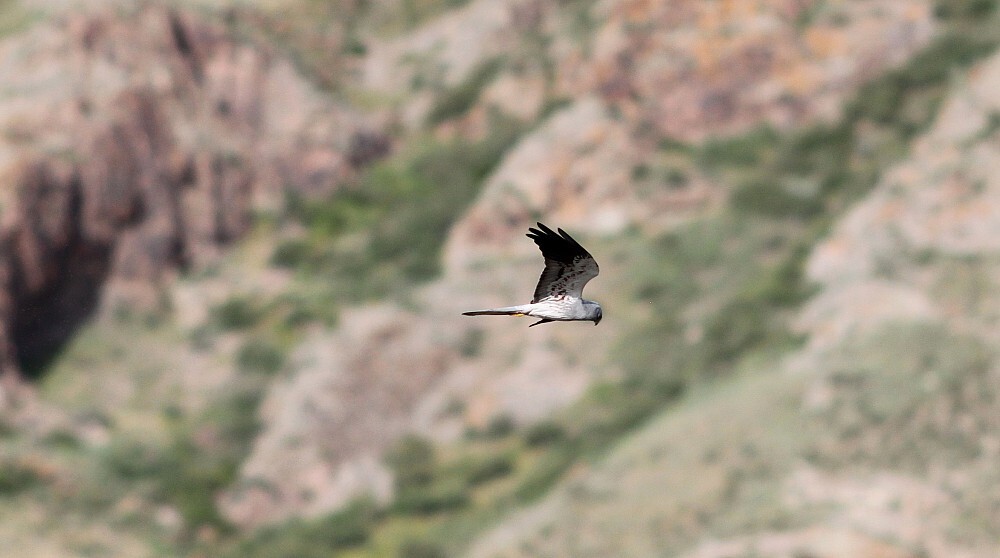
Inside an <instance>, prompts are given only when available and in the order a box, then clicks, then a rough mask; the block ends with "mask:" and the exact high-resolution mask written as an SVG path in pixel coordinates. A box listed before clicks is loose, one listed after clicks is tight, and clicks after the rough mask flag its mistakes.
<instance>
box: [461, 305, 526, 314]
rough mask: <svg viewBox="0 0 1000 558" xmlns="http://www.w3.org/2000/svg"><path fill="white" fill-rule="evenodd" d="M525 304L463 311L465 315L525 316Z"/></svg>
mask: <svg viewBox="0 0 1000 558" xmlns="http://www.w3.org/2000/svg"><path fill="white" fill-rule="evenodd" d="M526 310H527V309H526V308H525V307H524V306H505V307H503V308H490V309H489V310H473V311H472V312H462V315H463V316H524V315H525V314H526V313H527V312H526Z"/></svg>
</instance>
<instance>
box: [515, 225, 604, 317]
mask: <svg viewBox="0 0 1000 558" xmlns="http://www.w3.org/2000/svg"><path fill="white" fill-rule="evenodd" d="M557 230H558V231H559V232H558V233H556V232H553V231H552V229H550V228H548V227H546V226H545V225H543V224H541V223H538V228H537V229H535V228H529V229H528V231H529V232H528V234H527V236H528V238H530V239H532V240H534V241H535V244H537V245H538V248H539V249H541V251H542V256H545V269H544V270H543V271H542V276H541V277H539V278H538V286H536V287H535V296H534V298H532V299H531V302H532V303H536V302H538V301H540V300H542V299H545V298H548V297H550V296H571V297H575V298H582V297H583V286H584V285H586V284H587V281H590V280H591V279H593V278H594V277H597V274H598V273H599V272H600V268H598V267H597V262H596V261H594V257H593V256H591V255H590V252H587V250H586V249H584V247H583V246H580V243H579V242H577V241H576V240H573V237H571V236H570V235H568V234H566V231H564V230H562V229H557Z"/></svg>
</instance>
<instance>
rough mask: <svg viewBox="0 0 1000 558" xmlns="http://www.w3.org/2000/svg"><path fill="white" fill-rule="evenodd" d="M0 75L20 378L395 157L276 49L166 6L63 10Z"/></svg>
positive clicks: (12, 317)
mask: <svg viewBox="0 0 1000 558" xmlns="http://www.w3.org/2000/svg"><path fill="white" fill-rule="evenodd" d="M0 63H2V65H3V66H4V67H5V75H6V76H10V79H7V78H5V80H4V92H3V95H2V97H0V129H2V130H3V132H4V133H3V134H2V135H0V175H2V176H3V177H4V181H3V183H2V184H0V199H2V203H0V211H2V218H0V373H2V374H4V375H6V376H11V375H15V374H17V373H18V371H26V372H29V373H30V372H32V371H34V370H37V369H38V368H39V367H40V366H43V365H44V364H45V363H46V362H47V361H48V360H49V359H51V358H52V357H53V356H54V355H55V354H56V352H57V350H58V348H59V347H60V346H61V345H62V344H63V343H64V342H65V341H66V340H67V339H68V338H69V336H71V335H72V333H73V331H74V330H75V329H76V327H77V326H78V325H79V324H80V323H81V321H83V320H85V319H86V318H87V316H89V315H90V314H91V313H92V312H93V311H94V310H95V309H96V308H98V307H99V306H100V307H103V308H113V307H115V306H116V305H126V306H131V305H136V304H138V305H140V306H141V305H151V304H156V296H155V294H156V289H157V288H158V286H159V285H162V283H163V281H164V279H166V278H169V277H170V276H171V275H173V274H175V273H176V272H177V271H179V270H185V269H188V268H190V267H192V266H194V267H198V266H201V265H204V264H205V263H206V262H209V261H211V260H212V259H213V258H215V257H216V256H217V255H218V254H219V252H220V250H221V249H222V248H223V247H224V246H226V245H227V244H228V243H230V242H232V241H233V240H235V239H237V238H239V237H240V236H241V235H242V234H244V233H245V232H246V231H247V228H248V227H249V226H250V223H251V221H250V218H251V215H252V212H253V211H255V210H261V209H267V208H274V207H276V206H277V205H278V204H280V203H281V202H282V199H283V198H282V196H283V192H284V191H285V190H286V189H289V188H290V189H295V190H297V191H299V192H301V193H303V194H305V195H315V194H320V193H324V192H329V191H331V189H332V188H334V186H335V185H336V184H337V182H338V181H340V180H341V179H343V178H344V177H345V176H347V175H348V174H349V173H350V172H351V169H352V166H353V165H360V164H365V163H367V162H368V161H370V160H371V159H372V158H373V157H378V156H380V155H381V154H384V153H385V151H386V149H385V147H386V146H385V142H384V140H383V139H381V138H380V137H379V136H378V135H377V134H375V135H373V134H372V133H370V132H365V131H364V129H363V123H362V122H361V120H360V119H358V118H357V117H356V116H354V115H352V114H351V113H350V112H349V111H347V110H344V109H341V108H338V107H336V106H334V105H333V104H332V103H331V102H330V101H328V100H326V99H325V98H323V97H321V96H319V95H318V94H316V93H315V92H314V91H313V89H312V88H311V87H310V85H309V84H308V83H306V82H305V81H304V80H303V79H302V78H300V77H298V76H297V75H296V73H295V71H294V69H293V68H292V66H291V65H290V64H289V63H288V62H286V61H284V60H282V59H280V58H278V57H276V56H274V55H273V54H272V53H271V52H270V51H269V50H268V49H267V48H266V47H263V46H261V45H256V44H253V43H252V42H249V41H246V40H243V39H239V40H238V39H236V38H235V37H234V36H232V34H231V33H229V32H228V31H227V29H226V27H225V26H224V25H223V24H222V23H218V22H212V21H205V20H204V19H203V18H195V17H192V16H191V15H190V14H188V13H185V12H182V11H177V10H172V9H168V8H165V7H159V6H157V5H154V4H146V5H144V6H143V7H141V8H134V9H132V11H130V12H128V11H125V12H124V15H123V11H122V10H120V9H115V11H96V12H90V13H72V14H67V15H64V16H61V17H60V18H59V19H58V20H57V21H55V22H53V23H46V24H43V25H40V26H38V27H37V28H35V29H33V30H31V31H30V32H28V33H27V34H25V35H23V36H21V37H18V38H16V39H11V40H8V41H6V42H4V43H3V44H2V45H0ZM352 148H353V150H354V152H351V150H352Z"/></svg>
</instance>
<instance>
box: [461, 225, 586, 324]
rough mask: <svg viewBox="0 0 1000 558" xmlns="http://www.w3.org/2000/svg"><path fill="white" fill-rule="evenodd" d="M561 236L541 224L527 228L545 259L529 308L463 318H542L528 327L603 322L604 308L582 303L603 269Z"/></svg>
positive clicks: (570, 239) (493, 310) (567, 237)
mask: <svg viewBox="0 0 1000 558" xmlns="http://www.w3.org/2000/svg"><path fill="white" fill-rule="evenodd" d="M556 230H557V231H559V232H558V233H556V232H553V231H552V229H550V228H548V227H546V226H545V225H543V224H541V223H538V228H537V229H535V228H528V234H527V236H528V238H530V239H532V240H534V241H535V244H537V245H538V248H539V249H541V251H542V256H544V257H545V269H544V270H543V271H542V276H541V277H539V279H538V286H536V287H535V296H534V298H532V299H531V303H530V304H522V305H521V306H505V307H503V308H491V309H489V310H476V311H474V312H463V313H462V315H463V316H485V315H493V316H496V315H501V316H532V317H535V318H541V319H540V320H538V321H537V322H535V323H533V324H531V325H530V326H528V327H532V326H536V325H538V324H544V323H548V322H556V321H559V322H572V321H592V322H594V325H597V324H598V323H600V321H601V305H600V304H598V303H596V302H594V301H592V300H584V299H583V287H584V285H586V284H587V281H590V280H591V279H593V278H594V277H597V274H598V273H599V272H600V269H599V268H598V267H597V262H596V261H594V257H593V256H591V255H590V252H587V250H586V249H584V247H583V246H580V243H579V242H577V241H575V240H573V237H571V236H570V235H568V234H566V231H564V230H562V229H556Z"/></svg>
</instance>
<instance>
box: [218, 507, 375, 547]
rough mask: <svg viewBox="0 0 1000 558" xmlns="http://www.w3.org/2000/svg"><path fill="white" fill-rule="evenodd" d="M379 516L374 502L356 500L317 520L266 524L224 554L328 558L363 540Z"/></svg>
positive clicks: (366, 537) (368, 535)
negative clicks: (266, 526)
mask: <svg viewBox="0 0 1000 558" xmlns="http://www.w3.org/2000/svg"><path fill="white" fill-rule="evenodd" d="M378 518H379V512H378V511H377V509H376V507H375V505H374V504H373V503H371V502H369V501H367V500H358V501H356V502H354V503H352V504H351V505H349V506H347V507H346V508H345V509H343V510H342V511H339V512H336V513H333V514H329V515H326V516H323V517H320V518H316V519H296V520H293V521H290V522H287V523H284V524H282V525H280V526H277V527H268V528H264V529H261V530H259V531H257V532H256V533H254V535H253V536H252V537H249V538H248V539H245V540H243V541H240V542H239V543H238V544H236V545H234V546H233V548H232V549H230V550H229V551H227V552H226V553H224V554H223V556H225V557H232V558H236V557H239V558H272V557H289V558H291V557H293V556H294V557H295V558H300V557H301V558H329V557H330V556H334V555H336V554H337V552H339V551H343V550H344V549H347V548H351V547H356V546H358V545H360V544H363V543H365V542H366V541H367V540H368V538H369V537H370V536H371V530H372V528H373V527H374V525H375V522H376V521H377V520H378Z"/></svg>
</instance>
